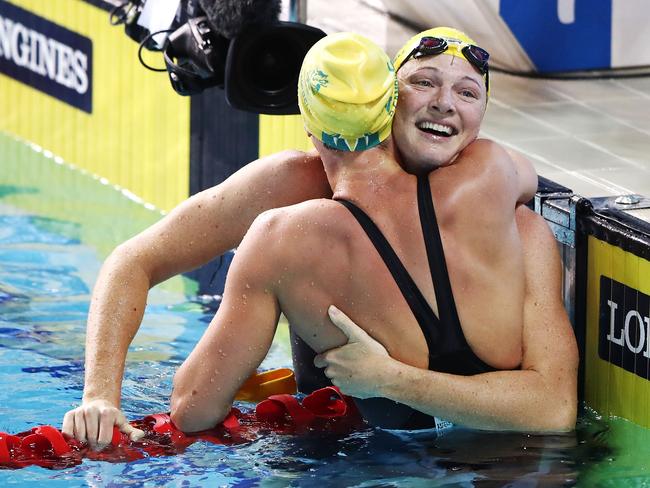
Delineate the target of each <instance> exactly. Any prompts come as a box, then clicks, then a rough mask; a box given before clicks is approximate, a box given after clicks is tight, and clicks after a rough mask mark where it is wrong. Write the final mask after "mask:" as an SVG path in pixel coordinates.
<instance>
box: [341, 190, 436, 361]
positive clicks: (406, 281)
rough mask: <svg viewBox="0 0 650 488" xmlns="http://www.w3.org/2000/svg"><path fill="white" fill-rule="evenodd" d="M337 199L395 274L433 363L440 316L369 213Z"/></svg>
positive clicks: (348, 202) (394, 277) (394, 276)
mask: <svg viewBox="0 0 650 488" xmlns="http://www.w3.org/2000/svg"><path fill="white" fill-rule="evenodd" d="M336 200H337V201H338V202H341V203H342V204H343V205H345V206H346V207H347V209H348V210H349V211H350V213H352V215H353V216H354V217H355V218H356V219H357V221H358V222H359V224H360V225H361V227H362V228H363V230H364V231H365V232H366V234H367V235H368V238H369V239H370V241H371V242H372V243H373V245H374V246H375V249H377V252H378V253H379V255H380V256H381V258H382V260H383V261H384V263H385V264H386V267H387V268H388V270H389V271H390V273H391V275H392V276H393V279H394V280H395V283H397V286H398V287H399V289H400V291H401V292H402V295H403V296H404V299H405V300H406V303H407V304H408V306H409V308H410V309H411V312H413V315H414V316H415V319H416V320H417V322H418V324H419V325H420V328H421V329H422V333H423V334H424V339H425V340H426V342H427V347H428V348H429V359H430V363H431V352H432V351H434V350H435V341H434V337H433V336H432V332H433V331H434V330H435V329H439V327H431V325H430V324H431V322H432V321H434V322H436V323H438V318H437V317H436V315H435V314H434V313H433V310H432V309H431V307H430V306H429V304H428V303H427V301H426V299H425V298H424V296H423V295H422V293H421V292H420V290H419V289H418V287H417V285H416V284H415V282H414V281H413V278H411V275H410V274H409V273H408V271H407V270H406V268H405V267H404V265H403V264H402V261H401V260H400V259H399V257H398V256H397V254H396V253H395V251H394V250H393V248H392V247H391V245H390V244H389V242H388V240H387V239H386V237H384V234H382V232H381V230H379V228H378V227H377V225H376V224H375V223H374V222H373V221H372V220H371V219H370V217H368V215H367V214H366V213H365V212H364V211H363V210H361V209H360V208H359V207H357V206H356V205H355V204H354V203H352V202H350V201H348V200H343V199H336ZM428 324H429V325H428Z"/></svg>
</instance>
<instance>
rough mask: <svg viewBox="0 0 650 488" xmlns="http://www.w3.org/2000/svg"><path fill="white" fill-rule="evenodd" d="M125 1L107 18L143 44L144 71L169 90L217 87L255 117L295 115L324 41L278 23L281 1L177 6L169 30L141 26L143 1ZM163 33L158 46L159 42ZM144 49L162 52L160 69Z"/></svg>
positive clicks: (202, 0)
mask: <svg viewBox="0 0 650 488" xmlns="http://www.w3.org/2000/svg"><path fill="white" fill-rule="evenodd" d="M155 1H156V0H125V1H124V2H123V3H122V4H120V5H118V6H116V7H115V8H114V9H113V10H112V11H111V15H110V19H111V23H112V24H114V25H118V24H124V30H125V33H126V34H127V35H128V36H129V37H130V38H132V39H133V40H135V41H136V42H138V43H139V44H140V52H139V58H140V61H141V62H142V64H143V65H144V66H146V67H147V68H149V69H154V70H155V71H167V73H168V76H169V80H170V82H171V85H172V87H173V88H174V90H175V91H176V92H177V93H179V94H180V95H195V94H198V93H201V92H202V91H203V90H206V89H208V88H212V87H218V88H222V89H224V91H225V96H226V100H227V102H228V104H230V105H231V106H232V107H234V108H237V109H240V110H245V111H248V112H254V113H263V114H272V115H286V114H297V113H299V109H298V100H297V87H298V74H299V72H300V66H301V65H302V60H303V58H304V57H305V54H306V53H307V51H308V50H309V48H311V46H312V45H314V43H315V42H316V41H318V40H319V39H321V38H322V37H324V36H325V33H324V32H323V31H322V30H320V29H317V28H315V27H311V26H308V25H305V24H300V23H296V22H282V21H279V20H278V15H279V12H280V1H279V0H180V1H179V5H178V10H177V11H176V15H175V17H174V20H173V22H172V24H171V25H170V27H169V28H168V29H166V30H165V31H159V32H150V31H149V30H148V29H147V28H145V27H143V26H141V25H139V24H138V19H139V17H140V15H141V13H142V11H143V9H144V7H145V4H146V3H147V2H155ZM163 32H164V33H165V34H168V35H167V37H166V39H165V40H164V42H163V43H162V45H159V43H158V42H155V41H154V37H155V36H156V35H158V36H160V35H161V33H163ZM143 48H145V49H147V50H150V51H162V54H163V58H164V61H165V69H155V68H151V67H149V66H147V65H146V64H145V63H144V61H143V60H142V57H141V55H140V54H141V51H142V49H143Z"/></svg>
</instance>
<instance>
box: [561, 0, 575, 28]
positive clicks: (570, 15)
mask: <svg viewBox="0 0 650 488" xmlns="http://www.w3.org/2000/svg"><path fill="white" fill-rule="evenodd" d="M557 18H558V19H559V21H560V22H562V23H563V24H573V23H574V22H575V21H576V0H557Z"/></svg>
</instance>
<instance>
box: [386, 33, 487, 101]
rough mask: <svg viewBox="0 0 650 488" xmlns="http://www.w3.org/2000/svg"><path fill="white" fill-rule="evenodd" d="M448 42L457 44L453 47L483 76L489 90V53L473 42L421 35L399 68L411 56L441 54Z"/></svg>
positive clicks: (447, 47) (445, 49) (447, 46)
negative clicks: (418, 41)
mask: <svg viewBox="0 0 650 488" xmlns="http://www.w3.org/2000/svg"><path fill="white" fill-rule="evenodd" d="M450 43H453V44H458V45H459V46H454V47H453V49H454V50H455V51H457V52H461V53H462V54H463V56H464V57H465V59H467V61H469V63H470V64H471V65H472V66H474V68H476V69H477V70H478V72H479V73H481V74H482V75H483V76H484V77H485V89H486V90H489V87H490V76H489V65H488V60H489V59H490V54H489V53H488V52H487V51H486V50H485V49H483V48H481V47H478V46H475V45H474V44H467V43H464V42H462V41H460V40H458V39H445V38H443V37H431V36H426V37H423V38H421V39H420V43H419V44H418V45H417V46H415V47H414V48H413V49H412V50H411V52H410V53H408V55H407V56H406V57H405V58H404V61H402V62H401V64H400V66H399V68H401V67H402V66H404V64H405V63H406V62H407V61H408V60H409V59H411V58H413V59H417V58H420V57H422V56H433V55H435V54H442V53H444V52H445V51H447V49H449V44H450ZM399 68H397V69H399Z"/></svg>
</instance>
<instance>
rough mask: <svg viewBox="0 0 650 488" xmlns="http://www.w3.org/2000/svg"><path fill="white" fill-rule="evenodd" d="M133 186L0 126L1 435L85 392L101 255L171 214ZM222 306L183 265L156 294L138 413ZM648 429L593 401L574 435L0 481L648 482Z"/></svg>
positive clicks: (398, 439)
mask: <svg viewBox="0 0 650 488" xmlns="http://www.w3.org/2000/svg"><path fill="white" fill-rule="evenodd" d="M125 193H126V192H123V191H120V189H117V188H114V187H112V186H111V185H110V184H107V182H102V181H101V180H100V179H99V178H95V177H93V176H92V175H88V174H85V173H83V172H81V171H79V170H77V169H75V168H73V167H71V166H69V165H67V164H66V163H65V162H63V161H61V160H59V159H57V158H55V157H54V156H53V155H51V154H48V153H47V152H44V151H43V150H41V149H40V148H38V147H34V146H30V145H28V144H26V143H24V142H21V141H17V140H14V139H12V138H10V137H7V136H2V135H0V385H1V386H2V387H1V388H0V431H4V432H9V433H17V432H21V431H25V430H28V429H30V428H32V427H34V426H37V425H42V424H51V425H54V426H56V427H60V425H61V420H62V417H63V414H64V413H65V412H66V411H67V410H69V409H70V408H71V407H73V406H76V405H77V404H78V403H79V401H80V399H81V393H82V388H83V372H84V371H83V353H84V337H85V320H86V314H87V311H88V303H89V299H90V292H91V290H92V286H93V283H94V280H95V277H96V276H97V273H98V270H99V268H100V265H101V262H102V261H103V259H104V258H105V257H106V255H107V254H108V252H110V250H111V249H112V248H113V247H114V246H115V245H116V244H118V243H119V242H122V241H123V240H125V239H126V238H128V237H129V236H130V235H133V234H134V233H135V232H137V231H138V230H140V229H143V228H144V227H146V226H148V225H150V224H151V223H153V222H154V221H155V220H157V219H158V218H160V212H157V211H156V210H155V209H152V208H150V206H146V205H145V204H143V202H139V201H137V199H134V198H133V197H131V198H128V197H129V195H128V193H126V196H125ZM125 216H128V218H127V217H125ZM116 222H118V225H116V224H115V223H116ZM217 303H218V300H206V299H205V297H198V296H197V287H196V284H195V283H193V282H192V281H191V280H188V279H187V278H183V277H177V278H174V279H172V280H169V281H168V282H166V283H164V284H162V285H160V286H158V287H156V288H154V289H153V290H152V291H151V293H150V297H149V301H148V305H147V311H146V315H145V319H144V321H143V325H142V327H141V329H140V331H139V333H138V334H137V336H136V338H135V340H134V342H133V345H132V347H131V349H130V352H129V356H128V359H127V368H126V375H125V380H124V387H123V398H124V401H123V409H124V411H125V413H126V415H127V417H129V418H131V419H135V418H141V417H143V416H145V415H147V414H150V413H154V412H164V411H167V410H168V408H169V403H168V399H169V394H170V391H171V379H172V376H173V374H174V371H175V369H176V368H177V367H178V366H179V365H180V363H181V362H182V361H183V359H184V358H185V357H186V356H187V355H188V353H189V352H190V351H191V349H192V348H193V346H194V344H195V343H196V342H197V340H198V339H199V338H200V336H201V335H202V333H203V331H204V330H205V327H206V324H207V323H208V322H209V320H210V319H211V317H212V315H213V313H214V308H215V304H217ZM287 344H288V341H287V333H286V324H283V325H281V327H280V328H279V333H278V335H277V336H276V340H275V341H274V345H273V348H272V350H271V352H270V354H269V356H268V357H267V359H266V361H265V363H264V364H263V367H265V368H271V367H281V366H291V358H290V352H289V349H288V346H287ZM238 406H239V407H240V408H242V409H249V408H251V407H252V405H250V404H245V403H241V404H238ZM648 441H650V435H649V434H648V431H647V430H645V429H642V428H640V427H637V426H634V425H633V424H630V423H629V422H626V421H623V420H616V419H607V420H603V419H601V418H599V417H598V416H597V415H596V414H595V413H594V412H590V411H589V410H588V409H585V412H584V414H583V415H582V416H581V419H580V421H579V425H578V429H577V430H576V432H575V433H572V434H567V435H551V436H540V435H532V434H519V433H517V434H512V433H508V434H503V433H491V432H477V431H471V430H462V429H452V430H451V431H448V432H446V433H445V434H443V435H441V436H437V435H436V434H435V433H434V432H430V431H425V432H418V433H407V432H401V433H396V432H390V431H383V430H380V429H366V430H362V431H358V432H354V433H352V434H347V435H335V434H323V433H309V434H302V435H293V436H290V435H280V434H269V435H268V436H265V437H263V438H260V439H257V440H255V441H252V442H249V443H245V444H240V445H235V446H223V445H213V444H208V443H204V442H197V443H195V444H193V445H191V446H190V447H189V448H188V449H187V450H186V451H185V452H183V453H180V454H176V455H173V456H167V457H149V458H145V459H142V460H138V461H134V462H130V463H108V462H102V461H91V460H84V462H83V463H82V464H81V465H79V466H75V467H70V468H65V469H61V470H47V469H44V468H40V467H35V466H32V467H29V468H25V469H21V470H2V469H0V486H38V485H40V484H41V483H46V482H47V484H48V486H62V487H73V486H97V487H99V486H123V485H125V486H182V487H190V486H242V487H244V486H245V487H249V486H268V487H276V486H277V487H284V486H301V487H303V486H304V487H310V486H314V487H322V486H337V487H339V486H341V487H343V486H359V487H370V486H399V487H418V486H574V485H576V484H577V485H581V486H603V487H608V486H616V487H619V486H650V476H649V475H648V472H647V471H646V461H645V460H646V459H648V458H649V456H648V455H649V454H650V447H649V446H650V442H648Z"/></svg>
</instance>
